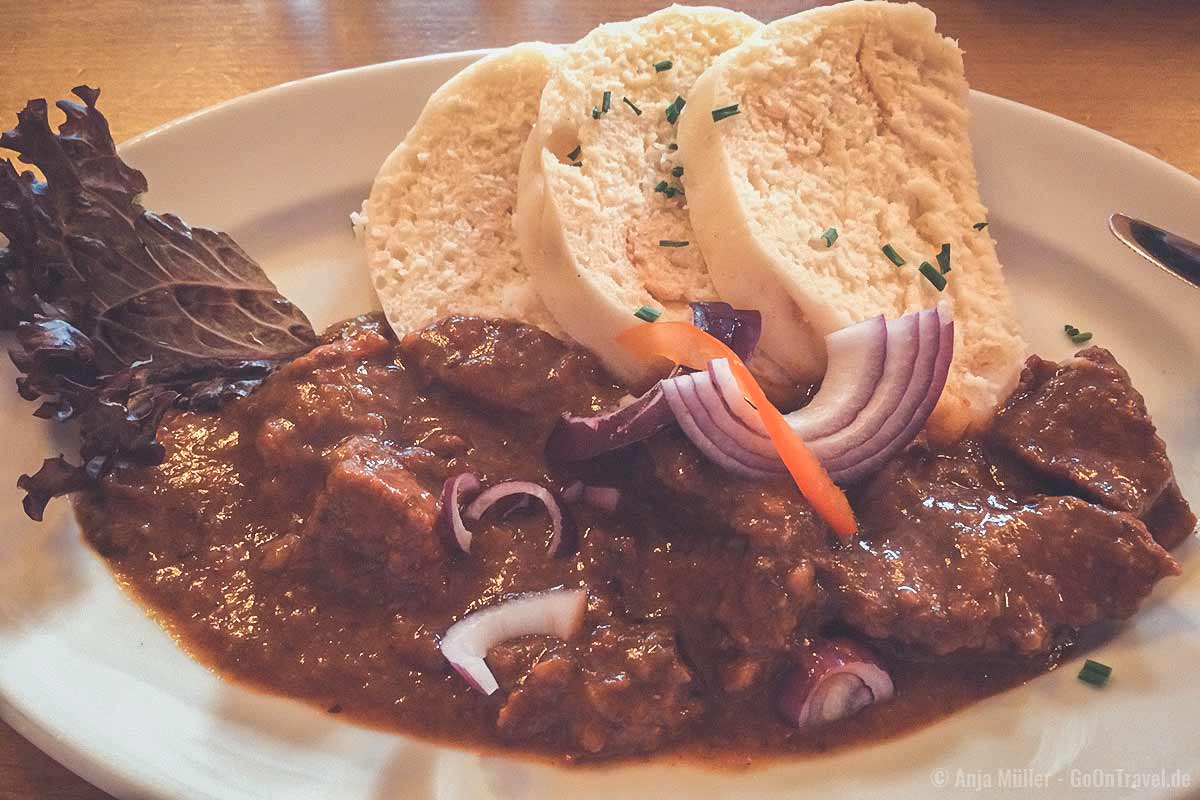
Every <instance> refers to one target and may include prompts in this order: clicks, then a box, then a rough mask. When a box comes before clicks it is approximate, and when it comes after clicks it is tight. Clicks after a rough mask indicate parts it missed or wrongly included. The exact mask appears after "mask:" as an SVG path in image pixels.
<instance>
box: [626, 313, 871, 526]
mask: <svg viewBox="0 0 1200 800" xmlns="http://www.w3.org/2000/svg"><path fill="white" fill-rule="evenodd" d="M617 342H618V343H619V344H621V345H622V346H623V347H625V348H626V349H627V350H629V351H630V352H632V353H633V354H634V355H636V356H639V357H640V358H643V359H645V360H651V359H653V358H655V357H661V358H666V359H668V360H670V361H672V362H674V363H676V364H682V365H684V366H686V367H691V368H692V369H697V370H703V369H708V362H709V361H712V360H713V359H714V358H725V359H728V360H729V366H730V368H731V369H732V370H733V375H734V377H735V378H736V379H737V382H738V387H739V388H740V389H741V390H742V393H743V394H745V395H746V397H747V398H748V399H749V400H750V402H751V403H752V404H753V405H754V407H755V409H757V410H758V416H759V418H761V419H762V423H763V427H764V428H766V431H767V435H769V436H770V437H771V443H772V444H774V445H775V449H776V450H777V451H778V452H779V457H780V458H782V459H783V463H784V464H785V465H786V466H787V469H788V472H790V473H791V475H792V479H793V480H794V481H795V482H796V486H797V487H798V488H799V489H800V493H801V494H803V495H804V497H805V499H807V500H808V502H809V503H811V504H812V507H813V510H814V511H816V512H817V514H818V515H820V516H821V518H822V519H824V520H825V521H826V522H828V523H829V526H830V527H831V528H833V532H834V533H836V534H837V535H838V537H839V538H840V539H842V540H843V541H845V540H847V539H849V538H850V537H852V536H853V535H854V534H855V533H856V532H857V531H858V523H857V522H856V521H855V519H854V511H853V510H852V509H851V508H850V502H849V501H848V500H847V499H846V494H845V492H843V491H842V490H841V489H840V488H838V485H837V484H836V483H834V482H833V479H832V478H830V477H829V473H828V472H826V471H825V468H824V467H823V466H821V462H820V461H818V460H817V457H816V456H814V455H813V454H812V451H810V450H809V449H808V446H807V445H805V444H804V440H803V439H801V438H800V437H799V436H797V435H796V432H795V431H793V430H792V428H791V426H790V425H788V423H787V420H785V419H784V418H783V415H782V414H780V413H779V410H778V409H777V408H775V406H773V405H772V404H771V401H770V400H768V399H767V396H766V395H765V394H764V393H763V390H762V387H760V386H759V385H758V381H756V380H754V376H753V375H751V374H750V370H748V369H747V368H746V365H745V363H744V362H743V361H742V359H740V358H738V355H737V353H735V352H733V351H732V350H730V349H729V348H728V347H726V346H725V344H724V343H723V342H721V341H720V340H718V339H715V338H713V337H712V336H710V335H708V334H707V333H705V332H704V331H702V330H700V329H699V328H697V327H696V326H695V325H692V324H690V323H687V322H654V323H645V324H642V325H635V326H634V327H632V328H630V329H629V330H627V331H624V332H623V333H621V334H620V335H619V336H618V337H617Z"/></svg>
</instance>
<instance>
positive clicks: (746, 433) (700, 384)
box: [688, 358, 782, 469]
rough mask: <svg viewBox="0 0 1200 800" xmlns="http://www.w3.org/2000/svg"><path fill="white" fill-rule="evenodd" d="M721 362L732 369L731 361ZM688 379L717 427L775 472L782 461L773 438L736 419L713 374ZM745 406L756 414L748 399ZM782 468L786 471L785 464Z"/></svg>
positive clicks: (695, 374) (694, 374)
mask: <svg viewBox="0 0 1200 800" xmlns="http://www.w3.org/2000/svg"><path fill="white" fill-rule="evenodd" d="M720 361H721V362H723V364H724V366H725V369H728V368H729V362H728V361H726V360H725V359H723V358H722V359H720ZM688 377H690V378H691V379H692V384H693V386H694V387H695V389H696V396H697V397H698V398H699V399H700V402H701V404H702V405H703V406H704V411H705V412H706V413H707V414H708V416H709V417H711V418H712V421H713V424H715V425H716V426H717V428H719V429H720V430H721V431H722V432H723V433H724V434H725V435H726V436H729V437H731V438H733V439H735V440H736V441H737V442H738V444H739V445H741V446H742V447H744V448H745V449H746V450H749V451H750V452H752V453H755V454H757V455H759V456H762V457H763V458H765V459H767V463H768V467H770V468H773V467H774V462H777V461H779V454H778V453H776V451H775V445H774V444H773V443H772V442H771V439H770V437H768V436H765V435H763V434H762V433H760V432H759V430H758V429H751V428H748V427H746V425H744V424H743V423H742V421H741V420H740V419H738V418H737V417H736V416H734V415H733V412H732V411H730V409H729V406H728V405H727V404H726V402H725V398H724V397H723V395H722V393H721V392H720V390H718V389H717V386H716V384H715V383H714V382H713V377H712V374H711V372H707V371H706V372H696V373H692V374H691V375H689V376H688ZM742 405H743V406H745V407H746V408H747V409H749V410H750V411H751V412H753V411H754V409H753V408H752V407H751V406H750V404H749V403H747V402H746V400H745V398H742ZM764 468H766V467H764ZM780 468H781V469H782V464H781V465H780Z"/></svg>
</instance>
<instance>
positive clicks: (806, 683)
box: [779, 639, 895, 728]
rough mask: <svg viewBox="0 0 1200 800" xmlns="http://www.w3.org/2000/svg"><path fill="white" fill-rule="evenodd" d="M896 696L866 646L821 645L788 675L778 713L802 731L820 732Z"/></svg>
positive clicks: (839, 641)
mask: <svg viewBox="0 0 1200 800" xmlns="http://www.w3.org/2000/svg"><path fill="white" fill-rule="evenodd" d="M893 694H895V685H894V684H893V683H892V678H891V676H890V675H889V674H888V672H887V669H886V667H884V665H883V662H882V661H880V659H879V657H878V656H877V655H876V654H875V652H874V651H873V650H871V649H870V648H869V647H867V646H866V645H862V644H859V643H857V642H854V641H851V640H849V639H831V640H828V641H824V642H818V643H817V644H816V645H814V646H813V647H812V648H811V649H810V650H809V651H808V652H806V653H805V654H804V655H803V657H802V658H801V660H800V663H799V664H798V665H797V666H796V667H795V668H794V669H793V670H792V671H790V672H789V673H788V674H787V675H785V676H784V678H783V682H782V683H781V685H780V693H779V710H780V712H781V713H782V714H783V716H784V717H785V718H786V719H787V720H788V721H789V722H791V723H793V724H795V725H796V727H798V728H806V727H816V726H820V725H825V724H828V723H830V722H835V721H837V720H840V719H845V718H847V717H851V716H853V715H855V714H857V713H858V712H859V711H861V710H863V709H864V708H866V707H867V706H869V705H871V704H872V703H882V702H884V701H885V700H888V699H890V698H891V697H892V695H893Z"/></svg>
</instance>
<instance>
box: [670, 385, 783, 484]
mask: <svg viewBox="0 0 1200 800" xmlns="http://www.w3.org/2000/svg"><path fill="white" fill-rule="evenodd" d="M680 377H685V376H680ZM686 377H690V376H686ZM676 380H677V379H675V378H671V379H667V380H663V381H660V382H659V384H658V385H659V386H661V387H662V392H663V396H664V397H666V398H667V403H668V404H669V405H670V407H671V412H672V413H673V414H674V415H675V420H676V421H677V422H678V423H679V427H680V429H682V430H683V433H684V435H685V436H687V438H688V439H689V440H690V441H691V442H692V444H694V445H696V447H697V449H699V450H700V452H701V453H703V454H704V455H705V456H706V457H707V458H708V460H709V461H712V462H713V463H714V464H716V465H718V466H720V467H722V468H723V469H725V470H727V471H729V472H732V473H733V474H734V475H740V476H741V477H743V478H750V479H752V480H766V479H768V478H772V477H774V476H775V473H773V472H768V471H766V470H763V469H759V468H756V467H754V466H751V465H750V464H747V463H744V462H742V461H739V460H738V458H737V456H735V455H732V454H730V453H727V452H725V451H724V450H722V449H721V448H720V447H719V446H717V445H716V444H715V443H714V442H713V440H712V439H711V438H710V437H709V436H708V432H706V431H704V430H701V427H700V425H699V424H698V423H697V421H696V419H695V417H693V416H692V412H691V410H690V409H689V408H688V405H687V403H686V402H685V400H684V398H683V395H682V393H681V392H680V388H679V384H677V383H676V382H675V381H676Z"/></svg>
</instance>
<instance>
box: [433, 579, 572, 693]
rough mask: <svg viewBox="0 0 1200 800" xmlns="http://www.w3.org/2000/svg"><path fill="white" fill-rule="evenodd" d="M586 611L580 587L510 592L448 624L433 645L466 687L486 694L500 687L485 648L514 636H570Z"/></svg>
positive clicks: (565, 637) (487, 648)
mask: <svg viewBox="0 0 1200 800" xmlns="http://www.w3.org/2000/svg"><path fill="white" fill-rule="evenodd" d="M586 610H587V592H585V591H584V590H583V589H561V588H560V589H549V590H547V591H544V592H532V593H529V594H522V595H516V596H513V597H510V598H508V599H507V600H503V601H501V602H500V603H497V604H496V605H494V606H489V607H488V608H484V609H480V610H478V611H472V612H471V613H469V614H467V615H466V616H464V617H463V618H462V619H460V620H459V621H458V622H456V623H454V624H453V625H451V626H450V628H449V630H447V631H446V635H445V636H443V637H442V641H441V642H440V643H439V645H438V646H439V647H440V648H441V651H442V655H443V656H445V658H446V660H447V661H449V662H450V666H452V667H454V669H455V670H456V671H457V672H458V674H459V675H462V676H463V678H465V679H466V681H467V683H469V684H471V688H473V689H477V690H478V691H480V692H483V693H484V694H487V695H490V694H492V693H493V692H495V691H496V690H497V689H499V688H500V685H499V684H498V683H497V682H496V676H495V675H493V674H492V671H491V670H490V669H488V665H487V662H486V661H484V659H485V658H487V654H488V651H489V650H491V649H492V648H493V647H495V646H496V645H498V644H500V643H501V642H505V641H508V640H509V639H516V638H517V637H519V636H535V635H537V636H557V637H558V638H560V639H570V638H571V637H572V636H574V635H575V634H576V633H578V632H579V629H580V628H581V627H582V626H583V616H584V612H585V611H586Z"/></svg>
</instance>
